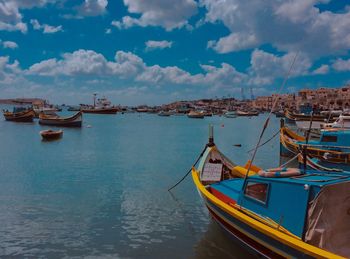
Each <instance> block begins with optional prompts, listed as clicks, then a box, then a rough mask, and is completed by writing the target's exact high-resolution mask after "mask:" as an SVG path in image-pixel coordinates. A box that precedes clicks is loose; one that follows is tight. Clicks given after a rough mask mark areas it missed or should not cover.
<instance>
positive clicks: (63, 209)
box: [0, 114, 278, 258]
mask: <svg viewBox="0 0 350 259" xmlns="http://www.w3.org/2000/svg"><path fill="white" fill-rule="evenodd" d="M265 118H266V115H261V116H259V117H258V118H251V119H249V118H236V119H226V118H223V117H215V116H214V117H211V118H210V117H208V118H205V119H204V120H193V119H188V118H187V117H184V116H172V117H159V116H156V115H148V114H142V115H140V114H124V115H120V114H118V115H116V116H113V115H112V116H108V115H107V116H104V115H101V116H99V115H84V127H83V128H82V129H81V130H80V129H65V130H64V136H63V138H62V139H61V140H59V141H55V142H42V141H41V140H40V136H39V134H38V132H39V131H40V130H42V129H43V128H46V127H41V126H40V125H38V124H37V123H32V124H31V123H29V124H17V123H11V122H5V121H0V141H1V145H0V157H1V160H0V162H1V163H0V176H1V181H0V222H1V225H0V256H1V257H6V256H13V257H35V258H38V257H48V258H54V257H91V258H95V257H103V258H108V257H111V258H118V257H119V258H164V257H169V258H246V257H247V256H248V254H247V252H246V251H244V250H242V249H241V248H240V247H239V246H237V245H236V244H235V243H234V242H232V240H231V239H230V238H229V237H228V236H227V235H226V234H225V233H224V232H223V231H222V230H221V229H220V228H219V226H217V225H216V224H215V223H213V222H212V221H211V220H210V217H209V215H208V212H207V211H206V208H205V207H204V206H203V204H202V202H201V200H200V198H199V196H198V193H197V191H196V190H195V188H194V185H193V184H192V182H191V180H190V177H188V179H186V181H184V182H183V183H181V185H179V186H178V187H176V189H174V190H173V191H172V194H170V193H168V192H167V189H168V188H169V187H170V186H171V185H173V184H174V183H176V182H177V181H178V179H180V178H181V177H182V176H183V175H184V174H185V173H186V172H187V170H188V169H189V168H190V167H191V165H192V163H193V162H194V161H195V159H196V158H197V156H198V155H199V153H200V152H201V150H202V149H203V147H204V145H205V144H206V142H207V131H208V124H209V123H212V124H214V125H215V142H216V143H217V145H218V147H219V148H220V149H221V150H222V151H223V152H224V153H225V154H226V155H227V156H229V157H230V158H232V159H233V160H234V161H236V162H237V163H245V162H246V160H247V159H248V158H249V155H248V154H247V153H246V151H247V150H249V149H250V148H251V147H253V146H254V144H255V143H256V140H257V137H258V134H259V132H260V130H261V127H262V122H263V121H264V119H265ZM86 125H92V127H91V128H86V127H85V126H86ZM277 129H278V120H277V119H273V121H272V126H271V127H270V128H269V130H268V132H267V133H266V139H267V138H268V137H270V136H272V135H273V133H274V132H275V131H276V130H277ZM233 144H242V147H241V148H237V147H234V146H233ZM277 157H278V139H275V140H274V141H272V142H270V143H269V144H267V145H265V146H264V147H263V148H262V149H261V151H260V152H259V153H258V157H257V159H256V163H257V164H259V165H261V166H271V167H272V166H276V165H277V163H278V159H276V158H277Z"/></svg>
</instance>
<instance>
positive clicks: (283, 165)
mask: <svg viewBox="0 0 350 259" xmlns="http://www.w3.org/2000/svg"><path fill="white" fill-rule="evenodd" d="M298 156H299V153H298V154H296V155H295V156H293V157H292V158H291V159H289V160H288V161H287V162H285V163H284V164H282V165H280V167H285V166H286V165H288V164H289V163H290V162H292V161H293V160H294V159H296V158H297V157H298Z"/></svg>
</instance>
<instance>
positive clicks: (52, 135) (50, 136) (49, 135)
mask: <svg viewBox="0 0 350 259" xmlns="http://www.w3.org/2000/svg"><path fill="white" fill-rule="evenodd" d="M40 135H41V137H42V139H43V140H55V139H59V138H62V136H63V130H51V129H49V130H42V131H40Z"/></svg>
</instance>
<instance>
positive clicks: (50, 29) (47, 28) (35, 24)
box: [30, 19, 63, 34]
mask: <svg viewBox="0 0 350 259" xmlns="http://www.w3.org/2000/svg"><path fill="white" fill-rule="evenodd" d="M30 23H31V24H32V25H33V29H34V30H42V31H43V33H45V34H49V33H56V32H60V31H63V28H62V25H59V26H51V25H48V24H40V23H39V21H38V20H36V19H31V20H30Z"/></svg>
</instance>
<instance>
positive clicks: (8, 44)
mask: <svg viewBox="0 0 350 259" xmlns="http://www.w3.org/2000/svg"><path fill="white" fill-rule="evenodd" d="M1 43H2V46H3V47H4V48H5V49H16V48H18V45H17V43H16V42H13V41H3V42H1Z"/></svg>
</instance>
